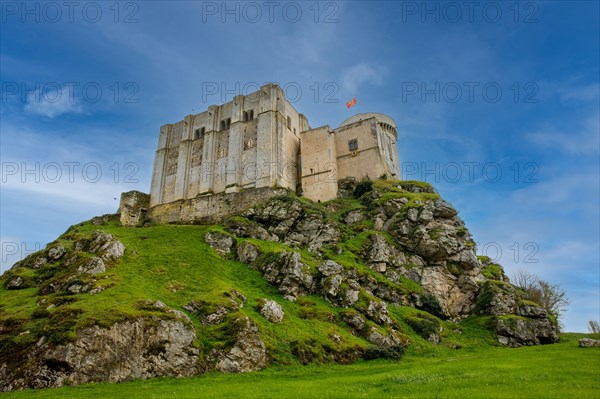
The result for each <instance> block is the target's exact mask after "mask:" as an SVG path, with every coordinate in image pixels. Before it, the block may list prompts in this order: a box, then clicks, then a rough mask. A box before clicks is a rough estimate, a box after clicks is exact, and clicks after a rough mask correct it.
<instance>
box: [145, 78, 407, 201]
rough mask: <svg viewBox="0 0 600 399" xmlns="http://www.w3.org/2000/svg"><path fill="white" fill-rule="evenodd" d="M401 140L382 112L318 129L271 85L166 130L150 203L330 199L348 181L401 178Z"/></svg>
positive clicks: (186, 119)
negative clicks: (254, 197) (220, 197)
mask: <svg viewBox="0 0 600 399" xmlns="http://www.w3.org/2000/svg"><path fill="white" fill-rule="evenodd" d="M396 140H397V132H396V124H395V123H394V121H393V120H392V119H391V118H390V117H388V116H386V115H383V114H377V113H369V114H358V115H355V116H353V117H351V118H348V119H346V120H345V121H344V122H343V123H342V124H341V126H340V127H338V128H336V129H332V128H330V127H329V126H322V127H318V128H315V129H311V128H310V126H309V124H308V120H307V119H306V117H305V116H304V115H303V114H301V113H299V112H298V111H296V109H295V108H294V107H293V106H292V104H290V103H289V102H288V101H287V100H286V98H285V95H284V92H283V90H282V89H281V87H279V86H278V85H276V84H267V85H264V86H262V87H261V88H260V90H258V91H256V92H254V93H251V94H248V95H246V96H242V95H239V96H235V97H234V98H233V100H232V101H230V102H228V103H225V104H222V105H211V106H210V107H208V110H206V111H204V112H201V113H199V114H196V115H188V116H186V117H185V118H184V119H183V120H181V121H179V122H176V123H174V124H166V125H164V126H162V127H161V128H160V135H159V140H158V149H157V151H156V156H155V160H154V170H153V174H152V184H151V187H150V204H149V206H150V208H152V207H155V206H157V205H161V204H168V203H172V202H175V201H181V200H189V199H193V198H197V197H203V196H209V195H213V194H219V193H225V194H228V193H238V192H240V191H241V190H245V189H249V188H267V187H284V188H288V189H291V190H292V191H296V192H298V193H299V194H302V195H304V196H305V197H307V198H309V199H312V200H314V201H327V200H330V199H334V198H336V197H337V190H338V189H337V182H338V180H339V179H342V178H345V177H355V178H357V179H361V178H364V177H370V178H373V179H376V178H379V177H381V176H384V175H385V176H388V177H390V178H398V177H399V176H400V168H399V162H398V151H397V148H396Z"/></svg>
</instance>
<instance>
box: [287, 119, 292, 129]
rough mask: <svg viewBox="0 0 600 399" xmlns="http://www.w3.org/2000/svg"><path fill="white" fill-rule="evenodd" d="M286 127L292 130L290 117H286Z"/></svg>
mask: <svg viewBox="0 0 600 399" xmlns="http://www.w3.org/2000/svg"><path fill="white" fill-rule="evenodd" d="M287 128H288V129H290V130H292V118H290V117H289V116H288V117H287Z"/></svg>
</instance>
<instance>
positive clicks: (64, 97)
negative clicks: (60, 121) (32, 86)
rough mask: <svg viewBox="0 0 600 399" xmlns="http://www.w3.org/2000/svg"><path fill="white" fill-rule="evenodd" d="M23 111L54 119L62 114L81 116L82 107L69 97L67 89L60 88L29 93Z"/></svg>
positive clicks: (75, 99) (79, 102)
mask: <svg viewBox="0 0 600 399" xmlns="http://www.w3.org/2000/svg"><path fill="white" fill-rule="evenodd" d="M25 111H26V112H28V113H30V114H34V115H42V116H46V117H48V118H54V117H56V116H60V115H64V114H81V113H83V106H82V104H81V101H80V100H78V99H77V98H75V97H74V96H73V95H71V92H70V89H69V88H68V87H62V88H57V89H56V90H48V91H41V90H36V91H35V92H34V93H30V94H29V95H28V96H27V103H26V104H25Z"/></svg>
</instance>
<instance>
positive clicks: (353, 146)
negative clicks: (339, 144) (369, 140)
mask: <svg viewBox="0 0 600 399" xmlns="http://www.w3.org/2000/svg"><path fill="white" fill-rule="evenodd" d="M348 149H349V150H350V151H356V150H358V140H357V139H353V140H349V141H348Z"/></svg>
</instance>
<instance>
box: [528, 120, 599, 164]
mask: <svg viewBox="0 0 600 399" xmlns="http://www.w3.org/2000/svg"><path fill="white" fill-rule="evenodd" d="M598 118H599V115H598V113H597V112H596V113H595V114H594V115H591V116H589V117H587V118H586V119H585V120H583V121H582V122H581V123H580V125H579V126H573V130H572V131H564V130H559V129H556V128H554V127H547V128H543V129H539V130H536V131H534V132H531V133H528V134H526V136H525V137H526V138H527V139H528V140H529V141H531V142H532V143H533V144H535V145H537V146H539V147H541V148H550V149H557V150H560V151H563V152H566V153H568V154H572V155H590V154H597V153H598V152H599V151H600V122H599V119H598Z"/></svg>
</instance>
